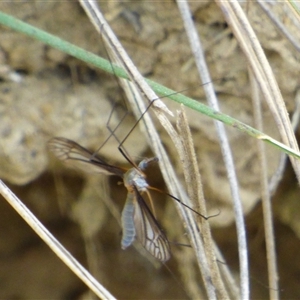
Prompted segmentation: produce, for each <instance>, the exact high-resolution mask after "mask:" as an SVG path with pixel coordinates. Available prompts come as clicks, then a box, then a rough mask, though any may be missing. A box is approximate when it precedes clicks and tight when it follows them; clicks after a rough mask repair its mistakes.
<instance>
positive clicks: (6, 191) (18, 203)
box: [0, 180, 115, 300]
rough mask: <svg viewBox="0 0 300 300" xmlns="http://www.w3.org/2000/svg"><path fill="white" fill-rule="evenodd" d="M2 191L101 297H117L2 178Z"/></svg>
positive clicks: (56, 251)
mask: <svg viewBox="0 0 300 300" xmlns="http://www.w3.org/2000/svg"><path fill="white" fill-rule="evenodd" d="M0 193H1V195H2V196H3V197H4V198H5V199H6V201H7V202H8V203H9V204H10V205H11V206H12V207H13V208H14V209H15V211H16V212H18V214H19V215H20V216H21V217H22V218H23V219H24V220H25V221H26V222H27V224H28V225H29V226H30V227H31V228H32V229H33V230H34V231H35V233H36V234H37V235H38V236H39V237H40V238H41V239H42V240H43V241H44V242H45V243H46V244H47V245H48V247H49V248H50V249H51V250H52V251H53V252H54V253H55V254H56V255H57V256H58V257H59V258H60V259H61V260H62V261H63V262H64V263H65V264H66V266H68V267H69V268H70V269H71V270H72V272H74V274H75V275H77V276H78V277H79V278H80V279H81V280H82V281H83V282H84V283H85V284H86V285H87V286H88V287H89V288H90V289H91V290H92V291H93V292H94V293H95V294H96V295H97V296H98V297H99V298H101V299H108V300H112V299H115V297H113V296H112V295H111V294H110V293H109V292H108V291H107V290H106V289H105V288H104V287H103V286H102V285H101V284H100V283H99V282H98V281H97V280H96V279H95V278H94V277H93V276H92V275H91V274H90V273H89V272H88V271H87V270H86V269H85V268H84V267H83V266H82V265H81V264H79V262H78V261H77V260H76V259H75V258H74V257H73V256H72V255H71V254H70V253H69V252H68V251H67V250H66V249H65V248H64V247H63V246H62V245H61V244H60V243H59V241H58V240H57V239H55V238H54V236H53V235H52V234H51V233H50V232H49V231H48V230H47V229H46V228H45V227H44V225H43V224H42V223H41V222H40V221H39V220H38V219H37V218H36V217H35V216H34V214H32V213H31V211H30V210H29V209H28V208H27V207H26V206H25V205H24V204H23V203H22V201H21V200H20V199H19V198H18V197H17V196H16V195H15V194H14V193H13V192H12V191H11V190H10V189H9V188H8V187H7V186H6V185H5V184H4V183H3V181H1V180H0Z"/></svg>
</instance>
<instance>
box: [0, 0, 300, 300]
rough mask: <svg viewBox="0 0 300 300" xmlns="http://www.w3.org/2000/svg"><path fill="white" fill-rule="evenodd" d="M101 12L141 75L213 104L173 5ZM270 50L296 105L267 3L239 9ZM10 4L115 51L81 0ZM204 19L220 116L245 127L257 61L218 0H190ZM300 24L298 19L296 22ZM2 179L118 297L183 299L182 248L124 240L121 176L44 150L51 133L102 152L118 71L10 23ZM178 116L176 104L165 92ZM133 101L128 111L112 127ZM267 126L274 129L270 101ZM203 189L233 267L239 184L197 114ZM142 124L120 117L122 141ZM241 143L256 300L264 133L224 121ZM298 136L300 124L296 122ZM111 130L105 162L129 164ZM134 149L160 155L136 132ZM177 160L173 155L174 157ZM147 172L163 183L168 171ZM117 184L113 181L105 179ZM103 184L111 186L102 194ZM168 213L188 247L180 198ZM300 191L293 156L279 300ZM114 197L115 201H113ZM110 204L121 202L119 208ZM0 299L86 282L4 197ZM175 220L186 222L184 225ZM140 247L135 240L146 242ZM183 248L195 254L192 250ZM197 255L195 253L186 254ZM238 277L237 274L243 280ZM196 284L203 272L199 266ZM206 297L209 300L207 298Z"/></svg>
mask: <svg viewBox="0 0 300 300" xmlns="http://www.w3.org/2000/svg"><path fill="white" fill-rule="evenodd" d="M100 7H101V8H102V9H103V11H105V15H106V17H107V19H108V21H109V23H110V24H111V26H112V27H113V28H114V30H115V31H116V34H117V35H118V37H119V38H120V40H121V42H122V44H123V45H124V47H125V48H126V49H127V51H128V53H129V54H130V56H131V58H132V59H133V61H134V62H135V63H136V65H137V66H138V68H139V70H140V71H141V72H142V73H143V74H144V75H145V76H146V77H148V78H151V79H154V80H155V81H157V82H159V83H161V84H164V85H166V86H168V87H170V88H172V89H174V90H177V91H181V90H187V91H186V94H188V95H190V96H192V97H194V98H195V99H198V100H199V101H201V102H203V103H206V100H205V99H204V95H203V90H202V88H201V86H200V85H201V84H200V82H199V80H198V75H197V72H196V68H195V66H194V63H193V60H192V55H191V53H190V49H189V46H188V42H187V39H186V35H185V32H184V28H183V24H182V21H181V19H180V15H179V12H178V9H177V7H176V4H175V3H174V2H172V1H163V2H161V3H160V2H150V1H137V2H135V1H134V2H115V1H114V2H113V1H106V2H101V3H100ZM243 8H244V9H245V11H246V13H247V15H248V17H249V19H250V20H251V21H252V23H253V24H252V25H253V26H254V28H255V30H256V33H257V35H258V37H259V40H260V42H261V44H262V46H263V48H264V50H265V52H266V54H267V57H268V59H269V61H270V63H271V66H272V68H273V71H274V73H275V75H276V78H277V80H278V82H279V86H280V89H281V91H282V94H283V97H284V99H285V101H286V105H287V108H288V110H289V112H290V113H291V114H292V113H293V112H294V110H295V107H296V104H295V101H296V100H295V97H296V95H297V93H298V87H299V68H300V64H299V54H298V52H297V51H296V50H295V48H294V47H293V46H292V45H291V44H290V43H289V42H288V41H287V39H286V38H285V36H283V35H282V34H281V33H280V32H279V31H278V29H277V28H276V26H275V25H274V24H273V23H272V22H271V21H270V20H269V18H268V17H267V16H266V15H265V14H264V12H263V11H262V10H261V8H260V7H259V6H258V4H257V3H252V2H249V3H247V5H246V4H245V5H244V6H243ZM0 10H2V11H3V12H6V13H9V14H11V15H13V16H16V17H18V18H20V19H22V20H23V21H26V22H28V23H30V24H32V25H36V26H37V27H39V28H41V29H43V30H46V31H48V32H50V33H52V34H55V35H57V36H59V37H61V38H64V39H66V40H67V41H69V42H71V43H74V44H76V45H78V46H81V47H83V48H85V49H87V50H89V51H91V52H94V53H96V54H99V55H101V56H106V51H105V49H104V48H103V43H102V41H101V38H100V37H99V36H98V34H97V33H96V31H95V30H94V28H93V26H92V25H91V24H90V22H89V20H88V18H87V17H86V15H85V13H84V11H83V10H82V9H81V7H80V5H79V4H78V3H77V2H73V1H64V2H39V1H36V2H33V1H31V2H26V3H14V2H11V3H1V4H0ZM191 10H192V12H193V16H194V21H195V23H196V25H197V29H198V31H199V34H200V36H201V39H202V42H203V44H204V47H205V49H206V56H207V62H208V64H209V67H210V70H211V73H212V78H213V79H214V85H215V89H216V91H217V94H218V97H219V100H220V106H221V109H222V111H223V112H225V113H228V114H230V115H231V116H233V117H235V118H236V119H238V120H241V121H243V122H245V123H247V124H249V125H252V124H253V120H252V118H253V117H252V103H251V95H250V88H249V79H248V70H247V64H246V62H245V59H244V58H243V54H242V52H241V50H240V48H239V45H238V44H237V42H236V40H235V38H234V37H233V35H232V33H231V31H230V28H228V26H227V24H226V22H225V21H224V18H223V16H222V14H221V12H220V10H219V9H218V7H217V6H216V5H215V4H214V3H212V2H207V3H205V2H199V3H197V2H193V3H191ZM270 10H272V11H273V12H274V13H275V14H276V15H277V16H278V18H281V20H282V21H283V22H284V24H285V26H287V28H288V29H289V30H290V31H291V33H292V34H293V35H294V36H295V38H299V36H298V35H299V33H298V32H297V30H295V29H294V27H295V26H296V25H295V24H293V22H292V21H291V20H290V18H289V15H288V14H287V12H286V11H285V8H284V4H281V5H279V4H277V5H273V6H270ZM297 26H298V25H297ZM0 62H1V68H0V77H1V81H0V88H1V98H0V107H1V110H0V111H1V122H0V136H1V138H0V143H1V147H0V160H1V163H0V165H1V168H0V177H1V179H3V180H5V182H7V183H8V184H9V186H10V187H11V189H12V190H13V191H14V192H15V193H16V194H17V195H18V196H19V197H20V198H21V199H22V201H24V203H25V204H26V205H27V206H28V207H29V208H30V209H31V210H32V211H33V212H34V213H35V214H36V216H37V217H38V218H39V219H40V220H41V221H42V222H43V224H44V225H45V226H46V227H47V228H48V229H49V230H50V231H51V232H52V233H53V234H54V235H55V236H56V237H57V238H58V239H59V241H60V242H62V244H63V245H64V246H65V247H66V248H67V249H68V250H69V251H70V252H71V253H72V254H73V255H74V256H75V257H76V258H77V259H78V260H79V261H80V262H82V263H83V264H84V265H85V266H89V268H90V269H91V271H92V272H93V274H95V276H96V277H97V278H99V280H100V282H101V283H103V284H104V286H105V287H107V288H108V290H110V291H111V292H112V294H114V295H115V296H116V297H118V298H121V299H122V298H124V299H167V298H169V299H176V298H177V299H181V298H182V299H186V298H189V297H190V295H191V294H189V291H188V289H187V288H185V287H184V282H185V281H187V280H189V279H188V278H182V277H184V272H183V271H182V270H181V268H182V267H183V263H184V262H183V261H179V257H180V254H181V251H183V250H182V249H181V247H180V246H172V250H173V253H174V257H173V258H172V259H171V260H170V261H169V262H168V263H167V265H168V267H169V269H170V270H171V271H172V273H173V274H171V273H170V272H169V271H168V270H167V268H165V267H164V266H161V265H160V264H159V263H158V262H153V260H151V258H150V259H148V258H147V257H145V256H143V255H140V254H139V253H138V252H137V250H136V249H135V248H134V247H130V249H128V250H126V251H123V250H121V247H120V240H121V228H120V226H119V225H118V221H117V219H116V218H114V216H118V214H119V212H120V211H121V209H122V206H123V204H124V199H125V197H126V193H125V191H124V190H125V189H124V187H123V186H122V185H118V181H119V179H116V178H110V179H109V180H108V182H106V181H105V179H103V178H99V177H96V176H87V175H84V174H81V173H79V172H75V171H73V170H70V169H67V168H65V167H64V166H63V165H62V164H61V163H59V162H58V161H57V160H55V159H54V158H53V157H51V155H50V154H49V153H48V151H47V149H46V142H47V140H48V139H50V138H51V137H53V136H64V137H67V138H71V139H73V140H75V141H77V142H78V143H80V144H81V145H84V146H85V147H88V148H91V149H97V147H99V146H100V145H101V144H102V143H103V141H104V140H105V138H106V137H107V136H108V132H107V130H106V123H107V119H108V116H109V113H110V111H111V109H112V103H114V102H115V101H117V102H120V103H122V101H123V100H122V99H123V98H122V93H121V92H120V89H119V87H118V85H117V82H116V80H115V79H114V78H113V77H112V76H109V75H107V74H104V73H103V72H102V71H99V70H97V69H95V68H94V67H91V66H87V65H86V64H84V63H83V62H80V61H78V60H76V59H74V58H72V57H69V56H67V55H65V54H63V53H60V52H59V51H57V50H55V49H51V48H50V47H48V46H46V45H44V44H42V43H40V42H38V41H35V40H32V39H30V38H28V37H27V36H24V35H21V34H19V33H16V32H14V31H12V30H10V29H7V28H5V27H3V26H1V31H0ZM166 103H167V105H168V106H169V107H170V108H171V109H172V110H173V111H174V112H175V110H176V109H178V105H177V104H174V103H171V101H169V100H166ZM124 111H125V109H122V108H121V109H118V110H117V111H116V112H115V114H114V116H113V123H112V125H111V126H112V127H113V126H115V124H117V123H118V119H119V118H120V116H122V114H123V113H124ZM263 112H264V123H265V124H264V126H265V132H266V133H267V134H269V135H271V136H272V137H274V138H278V136H279V135H278V132H277V130H276V127H275V126H274V121H273V119H272V116H271V114H270V113H269V111H268V109H267V107H264V111H263ZM187 113H188V117H189V120H190V125H191V129H192V132H193V135H194V142H195V147H196V151H197V154H198V157H197V159H198V162H199V166H200V170H201V172H202V178H203V184H204V189H205V196H206V198H207V202H208V204H209V205H210V206H211V208H212V209H214V208H217V209H219V210H220V212H221V214H220V216H218V217H217V218H213V219H211V220H210V223H211V224H212V226H213V228H214V229H213V234H214V237H215V239H216V242H217V244H218V245H219V246H220V248H221V250H222V251H223V253H224V255H225V258H226V259H227V263H228V264H229V266H230V268H231V269H232V270H233V271H235V272H237V271H238V260H237V259H238V255H237V248H236V234H235V232H236V231H235V226H234V221H233V213H232V207H231V200H230V190H229V186H228V183H227V179H226V174H225V171H224V166H223V163H222V159H221V156H220V148H219V145H218V140H217V137H216V134H215V130H214V128H213V123H212V121H211V120H209V119H208V118H207V117H205V116H202V115H199V114H196V113H195V112H192V111H187ZM132 124H134V120H133V118H132V117H131V116H129V117H128V118H126V121H124V122H123V123H122V126H121V129H120V131H118V136H119V138H120V139H122V138H123V137H124V136H125V134H126V133H127V132H128V131H129V129H130V128H131V127H132ZM160 132H161V138H162V139H163V141H164V144H165V146H166V149H167V151H168V153H169V155H170V157H171V159H172V160H173V161H174V165H175V167H176V168H177V170H178V174H179V176H181V170H180V165H179V163H178V162H177V161H176V154H175V151H174V146H173V145H172V144H171V143H170V141H169V139H168V137H167V136H166V135H165V133H164V132H163V131H160ZM227 132H228V135H229V139H230V142H231V146H232V149H233V154H234V159H235V163H236V168H237V173H238V177H239V183H240V193H241V197H242V201H243V205H244V209H245V213H246V214H247V230H248V232H247V233H248V242H249V252H250V259H249V262H250V271H251V293H252V294H251V298H252V299H263V298H266V297H268V288H269V287H268V283H267V282H268V281H267V269H266V255H265V246H264V230H263V223H262V212H261V203H260V201H259V200H260V183H259V176H258V172H259V164H258V161H257V149H256V143H255V141H254V140H253V139H252V138H250V137H248V136H246V135H244V134H241V133H239V132H237V131H236V130H235V129H232V128H228V129H227ZM296 134H298V131H297V130H296ZM117 146H118V143H117V142H116V141H114V140H113V139H112V140H111V142H109V143H108V144H106V145H105V146H104V147H103V148H102V149H101V155H102V156H103V157H105V158H106V159H107V160H108V161H110V162H113V163H116V164H120V165H124V166H125V165H126V162H125V160H124V159H123V158H122V156H121V155H120V154H119V153H118V150H117ZM125 147H126V149H127V150H128V152H129V153H130V154H131V155H132V157H133V158H134V160H136V161H139V160H140V158H141V157H145V156H151V155H152V154H151V152H150V150H149V149H148V147H147V145H146V142H145V141H144V139H143V137H142V134H141V133H140V132H139V131H138V129H136V130H135V131H134V132H133V133H132V135H131V136H130V138H129V139H128V140H126V142H125ZM267 153H268V173H269V176H270V178H271V177H272V175H273V174H274V172H275V171H276V170H277V168H278V164H279V157H280V153H279V152H278V151H277V150H274V149H273V148H271V147H269V146H268V148H267ZM172 155H173V156H172ZM149 173H150V174H149V181H150V182H151V184H152V185H153V186H156V187H159V188H161V189H164V184H163V180H162V178H161V176H160V173H159V170H158V168H155V167H154V168H151V170H150V171H149ZM107 184H108V185H109V186H108V185H107ZM105 191H106V192H105ZM155 198H157V202H158V205H157V207H158V209H157V210H158V211H159V213H158V215H159V221H160V223H162V225H163V227H164V228H165V229H166V232H167V234H168V237H169V238H170V240H171V241H172V240H174V241H177V242H182V243H188V242H187V239H186V237H185V235H184V230H183V228H182V225H181V224H180V222H179V218H178V224H177V222H176V220H177V214H176V212H175V209H174V208H173V204H172V203H171V200H170V199H168V200H165V199H163V198H164V197H162V196H161V195H155ZM298 198H299V187H298V186H297V183H296V180H295V178H294V174H293V172H292V169H291V167H290V166H289V164H288V165H287V167H286V171H285V174H284V178H283V180H282V182H281V183H280V185H279V187H278V188H277V189H276V192H275V195H274V200H273V204H274V217H275V221H274V222H275V232H276V243H277V245H276V246H277V253H278V267H279V277H280V288H281V291H280V294H281V297H282V299H297V298H300V292H299V288H298V286H299V279H300V278H299V274H300V260H299V259H298V249H299V246H300V242H299V239H298V236H299V235H300V231H299V207H300V206H299V199H298ZM111 199H112V200H111ZM111 203H113V204H111ZM0 205H1V209H0V214H1V217H0V222H1V227H0V228H1V230H0V287H1V288H0V298H1V299H34V298H36V299H37V298H40V299H42V298H43V299H78V298H80V297H88V298H91V297H92V296H91V295H89V294H86V288H85V286H84V285H83V284H82V283H81V282H80V281H79V280H78V279H77V278H76V276H75V275H73V274H72V273H71V272H70V271H69V270H68V269H67V268H66V267H65V266H64V265H63V264H62V263H61V262H60V260H59V259H58V258H57V257H56V256H55V255H54V254H53V253H52V252H51V251H50V250H49V249H48V248H47V246H45V245H44V243H43V242H42V241H41V240H40V239H39V238H38V237H37V236H36V235H35V234H34V233H33V231H32V230H31V229H30V228H29V227H28V226H27V224H26V223H25V222H24V221H23V220H21V218H20V217H19V216H18V215H17V213H16V212H14V211H13V209H12V208H11V207H10V206H9V205H8V204H7V203H6V202H5V201H4V200H3V201H1V202H0ZM174 223H176V224H174ZM137 246H138V245H137ZM184 251H185V252H186V251H188V250H184ZM190 251H192V250H190ZM237 279H238V277H237ZM191 280H194V281H195V282H196V283H198V284H199V285H200V284H201V279H200V277H199V275H197V274H195V277H194V278H192V279H191ZM199 297H200V296H199Z"/></svg>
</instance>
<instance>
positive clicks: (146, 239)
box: [133, 186, 171, 262]
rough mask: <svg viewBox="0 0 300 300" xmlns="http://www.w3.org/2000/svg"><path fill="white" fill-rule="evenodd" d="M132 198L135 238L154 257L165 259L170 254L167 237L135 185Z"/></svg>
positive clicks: (163, 260)
mask: <svg viewBox="0 0 300 300" xmlns="http://www.w3.org/2000/svg"><path fill="white" fill-rule="evenodd" d="M133 198H134V201H133V203H134V213H133V222H134V228H135V234H136V238H137V239H138V241H139V242H140V243H141V244H142V245H143V246H144V248H145V249H146V250H147V251H148V252H150V253H151V254H152V255H153V256H154V257H156V258H157V259H159V260H160V261H162V262H165V261H167V260H168V259H169V258H170V255H171V252H170V245H169V242H168V239H167V237H166V236H165V234H164V232H163V231H162V229H161V228H160V226H159V224H158V222H157V221H156V219H155V217H154V216H153V214H152V212H151V210H150V209H149V207H148V206H147V204H146V203H145V201H144V199H143V198H142V196H141V194H140V193H139V191H138V189H137V188H136V187H135V186H133Z"/></svg>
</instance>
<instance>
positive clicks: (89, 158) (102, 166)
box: [48, 137, 125, 177]
mask: <svg viewBox="0 0 300 300" xmlns="http://www.w3.org/2000/svg"><path fill="white" fill-rule="evenodd" d="M48 148H49V150H50V151H51V152H52V153H53V154H54V155H55V156H56V157H57V158H58V159H60V160H61V161H63V162H64V163H66V164H67V165H69V166H71V167H75V168H77V169H80V170H82V171H84V172H89V173H101V174H106V175H118V176H120V177H123V175H124V173H125V170H124V169H122V168H119V167H116V166H112V165H109V164H107V163H106V162H105V161H104V160H103V159H102V158H101V157H99V156H98V155H94V154H93V153H92V152H91V151H89V150H87V149H86V148H84V147H82V146H80V145H79V144H77V143H76V142H74V141H72V140H69V139H66V138H62V137H56V138H53V139H51V140H50V141H48Z"/></svg>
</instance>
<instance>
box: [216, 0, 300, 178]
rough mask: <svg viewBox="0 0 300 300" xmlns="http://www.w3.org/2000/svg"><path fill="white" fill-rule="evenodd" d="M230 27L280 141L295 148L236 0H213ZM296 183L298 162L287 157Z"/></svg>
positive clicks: (282, 108)
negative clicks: (273, 122) (278, 133)
mask: <svg viewBox="0 0 300 300" xmlns="http://www.w3.org/2000/svg"><path fill="white" fill-rule="evenodd" d="M216 3H217V4H218V5H219V6H220V8H221V10H222V11H223V13H224V17H225V19H226V20H227V22H228V23H229V25H230V26H231V28H232V30H233V33H234V34H235V37H236V38H237V40H238V42H239V45H240V47H241V48H242V50H243V52H244V54H245V56H246V58H247V60H248V63H249V66H250V68H251V70H252V72H253V74H254V76H255V79H256V81H257V83H258V85H259V87H260V89H261V92H262V94H263V96H264V99H265V101H266V102H267V104H268V105H269V108H270V111H271V112H272V114H273V117H274V120H275V122H276V125H277V127H278V130H279V132H280V135H281V138H282V140H283V142H284V143H285V144H286V145H288V146H290V147H291V148H293V149H295V150H296V151H299V148H298V144H297V141H296V138H295V135H294V132H293V129H292V126H291V122H290V120H289V117H288V113H287V109H286V107H285V104H284V101H283V99H282V96H281V93H280V90H279V87H278V84H277V82H276V79H275V77H274V74H273V71H272V69H271V66H270V64H269V62H268V60H267V58H266V56H265V53H264V51H263V49H262V47H261V45H260V43H259V41H258V39H257V36H256V34H255V32H254V30H253V29H252V27H251V25H250V23H249V20H248V18H247V16H246V15H245V13H244V11H243V10H242V8H241V6H240V4H239V3H238V1H236V0H232V1H220V0H216ZM290 160H291V163H292V165H293V168H294V170H295V173H296V176H297V179H298V182H300V161H299V160H297V159H295V158H292V157H290Z"/></svg>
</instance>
